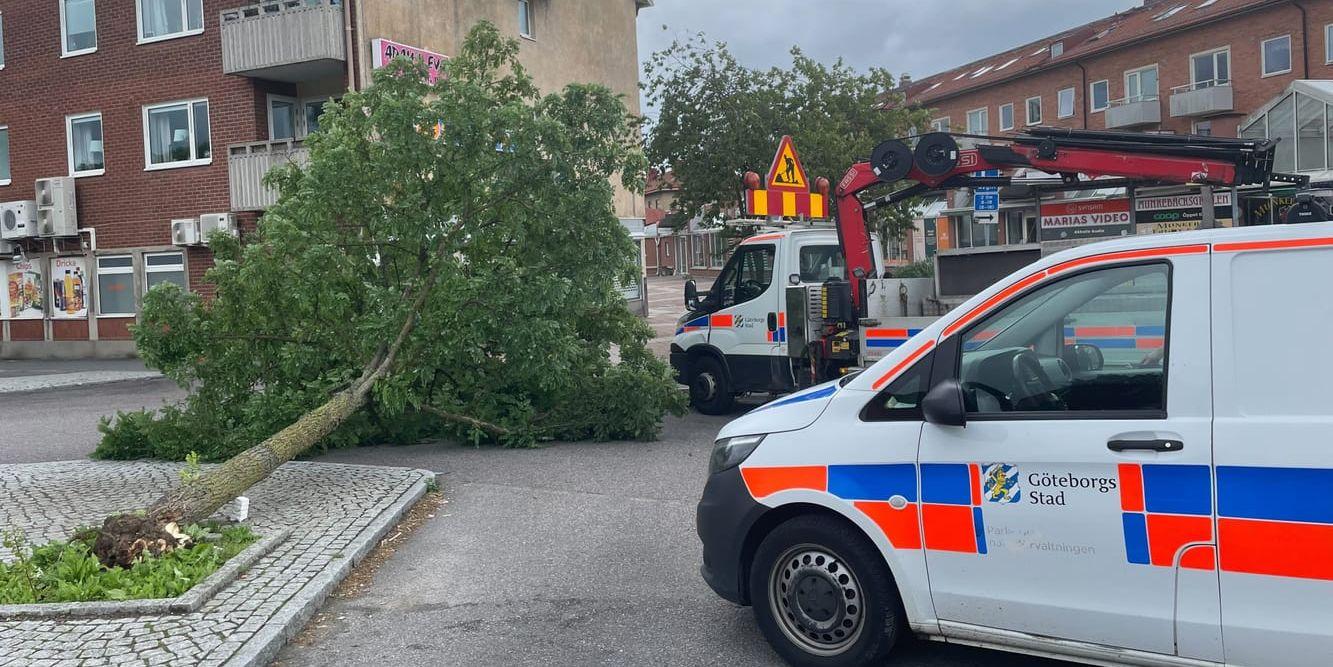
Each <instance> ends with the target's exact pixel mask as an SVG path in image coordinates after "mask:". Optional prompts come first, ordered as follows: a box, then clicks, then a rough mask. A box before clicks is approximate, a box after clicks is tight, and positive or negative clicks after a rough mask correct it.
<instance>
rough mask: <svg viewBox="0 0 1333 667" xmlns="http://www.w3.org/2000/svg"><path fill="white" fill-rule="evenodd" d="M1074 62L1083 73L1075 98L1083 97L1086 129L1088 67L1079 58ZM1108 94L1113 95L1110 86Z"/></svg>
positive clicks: (1082, 106)
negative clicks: (1080, 86) (1080, 87)
mask: <svg viewBox="0 0 1333 667" xmlns="http://www.w3.org/2000/svg"><path fill="white" fill-rule="evenodd" d="M1074 64H1075V65H1078V71H1079V72H1081V74H1079V80H1080V82H1081V85H1082V89H1081V90H1080V91H1079V92H1078V93H1077V94H1075V95H1074V99H1078V98H1079V97H1080V96H1082V97H1083V104H1080V105H1079V108H1080V109H1081V110H1082V114H1081V115H1082V117H1083V129H1085V130H1086V129H1088V106H1089V100H1088V68H1086V67H1084V66H1083V63H1081V62H1079V61H1077V60H1075V61H1074ZM1106 95H1107V97H1110V95H1111V90H1110V87H1109V86H1108V87H1107V90H1106ZM1059 102H1060V101H1059V100H1056V104H1059ZM1059 111H1060V110H1059V109H1056V112H1057V115H1058V112H1059ZM1014 124H1015V125H1017V124H1018V123H1014Z"/></svg>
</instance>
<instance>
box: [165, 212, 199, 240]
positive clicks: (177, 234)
mask: <svg viewBox="0 0 1333 667" xmlns="http://www.w3.org/2000/svg"><path fill="white" fill-rule="evenodd" d="M171 243H172V245H177V246H187V245H199V221H198V220H196V219H194V218H182V219H180V220H172V221H171Z"/></svg>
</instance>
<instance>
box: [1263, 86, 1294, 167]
mask: <svg viewBox="0 0 1333 667" xmlns="http://www.w3.org/2000/svg"><path fill="white" fill-rule="evenodd" d="M1294 97H1295V95H1288V96H1287V98H1286V99H1284V100H1282V101H1280V102H1278V103H1277V104H1274V105H1273V107H1272V108H1270V109H1269V110H1268V138H1269V139H1277V140H1278V142H1277V147H1276V148H1275V149H1274V150H1273V171H1286V172H1291V171H1296V100H1295V99H1293V98H1294Z"/></svg>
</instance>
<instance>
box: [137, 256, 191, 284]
mask: <svg viewBox="0 0 1333 667" xmlns="http://www.w3.org/2000/svg"><path fill="white" fill-rule="evenodd" d="M143 271H144V273H143V288H144V291H148V290H150V289H153V286H154V285H160V284H162V283H175V284H176V285H179V286H180V288H181V289H182V290H187V289H189V287H188V286H187V285H186V284H185V255H183V254H181V253H179V252H163V253H158V254H155V255H144V256H143Z"/></svg>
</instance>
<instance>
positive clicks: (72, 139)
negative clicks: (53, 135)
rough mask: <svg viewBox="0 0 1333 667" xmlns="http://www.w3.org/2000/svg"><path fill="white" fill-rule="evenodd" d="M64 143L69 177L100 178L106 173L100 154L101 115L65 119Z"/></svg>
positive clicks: (103, 156) (93, 114) (104, 160)
mask: <svg viewBox="0 0 1333 667" xmlns="http://www.w3.org/2000/svg"><path fill="white" fill-rule="evenodd" d="M65 141H66V148H67V152H68V158H69V175H70V176H101V175H102V174H103V173H105V172H106V158H105V155H104V154H103V152H102V114H100V113H89V114H82V115H78V116H68V117H66V118H65Z"/></svg>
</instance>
